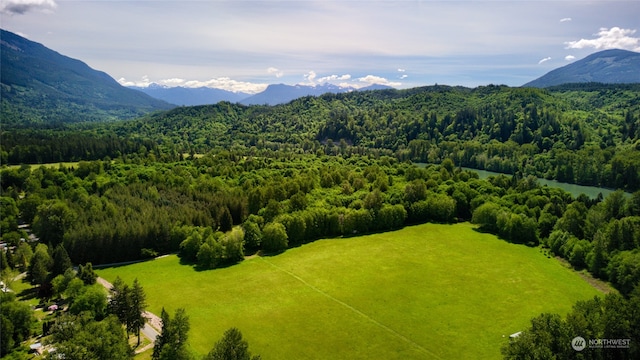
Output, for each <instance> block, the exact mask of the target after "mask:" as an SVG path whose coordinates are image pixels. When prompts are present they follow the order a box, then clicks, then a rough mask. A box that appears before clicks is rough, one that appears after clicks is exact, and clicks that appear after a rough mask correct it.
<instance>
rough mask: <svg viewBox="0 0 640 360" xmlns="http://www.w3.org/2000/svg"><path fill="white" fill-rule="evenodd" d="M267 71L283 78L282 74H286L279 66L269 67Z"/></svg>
mask: <svg viewBox="0 0 640 360" xmlns="http://www.w3.org/2000/svg"><path fill="white" fill-rule="evenodd" d="M267 72H268V73H269V74H273V75H275V76H276V77H277V78H281V77H282V76H284V72H282V71H280V70H278V69H277V68H274V67H270V68H268V69H267Z"/></svg>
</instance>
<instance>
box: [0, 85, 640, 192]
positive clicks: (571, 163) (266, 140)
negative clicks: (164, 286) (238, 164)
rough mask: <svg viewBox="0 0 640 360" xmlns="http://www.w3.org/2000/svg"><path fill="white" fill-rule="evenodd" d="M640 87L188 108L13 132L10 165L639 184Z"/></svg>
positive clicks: (449, 92) (5, 149)
mask: <svg viewBox="0 0 640 360" xmlns="http://www.w3.org/2000/svg"><path fill="white" fill-rule="evenodd" d="M638 86H640V85H602V84H587V85H585V86H584V87H579V86H564V87H558V88H553V89H551V90H541V89H532V88H509V87H506V86H486V87H479V88H475V89H468V88H460V87H456V88H454V87H447V86H430V87H424V88H414V89H407V90H394V89H388V90H378V91H368V92H351V93H343V94H325V95H322V96H319V97H304V98H301V99H297V100H294V101H292V102H290V103H288V104H285V105H278V106H243V105H240V104H231V103H219V104H216V105H205V106H194V107H180V108H175V109H172V110H170V111H166V112H160V113H155V114H150V115H148V116H145V117H143V118H140V119H137V120H133V121H128V122H118V123H113V124H108V125H104V126H99V127H96V128H95V129H86V128H85V129H84V130H73V129H71V128H67V129H60V130H47V131H44V130H43V131H35V130H15V131H11V132H6V136H5V134H3V144H2V155H3V159H4V161H5V162H8V163H14V164H19V163H38V162H56V161H78V160H90V159H102V158H104V157H105V156H110V157H112V158H113V157H118V156H120V154H129V153H131V152H137V151H136V150H133V149H137V148H140V147H141V146H143V147H144V150H143V151H144V152H146V151H148V150H150V149H154V152H155V153H156V154H158V155H162V156H171V157H173V156H176V154H184V153H206V152H208V151H211V150H213V149H218V148H224V149H229V148H232V147H239V148H252V147H255V148H257V149H291V148H295V149H298V151H305V152H314V153H317V152H322V153H325V154H336V155H337V154H341V155H343V156H344V155H349V154H354V153H357V154H371V155H375V156H380V155H388V156H393V157H395V158H397V159H399V160H401V161H405V160H410V161H413V162H422V163H439V162H441V161H443V160H444V159H447V158H450V159H452V160H453V161H454V162H455V164H456V165H459V166H466V167H471V168H476V169H485V170H491V171H496V172H501V173H510V174H521V175H522V174H523V175H535V176H537V177H541V178H546V179H556V180H558V181H562V182H568V183H577V184H581V185H596V186H605V187H609V188H624V189H626V190H630V191H633V190H637V189H638V188H639V187H640V152H638V151H637V149H638V148H639V145H638V140H640V100H639V99H640V95H639V94H640V92H639V91H638Z"/></svg>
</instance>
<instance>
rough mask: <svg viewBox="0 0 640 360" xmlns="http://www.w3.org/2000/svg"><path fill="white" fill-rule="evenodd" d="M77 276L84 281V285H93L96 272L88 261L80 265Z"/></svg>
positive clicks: (96, 275)
mask: <svg viewBox="0 0 640 360" xmlns="http://www.w3.org/2000/svg"><path fill="white" fill-rule="evenodd" d="M78 277H79V278H80V280H82V281H83V282H84V284H85V285H93V284H95V283H96V279H97V278H98V274H96V273H95V271H93V265H91V263H90V262H88V263H86V264H85V265H84V266H82V265H80V269H79V270H78Z"/></svg>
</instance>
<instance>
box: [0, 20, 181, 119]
mask: <svg viewBox="0 0 640 360" xmlns="http://www.w3.org/2000/svg"><path fill="white" fill-rule="evenodd" d="M0 55H1V56H0V57H1V63H0V65H1V66H0V83H1V84H0V88H1V94H0V95H1V97H2V105H3V107H2V118H3V119H2V121H3V123H5V124H6V123H10V122H13V121H14V120H16V121H19V120H20V119H23V120H24V119H25V118H29V121H28V122H44V123H55V122H78V121H87V120H89V121H106V120H116V119H126V118H134V117H138V116H140V115H142V114H145V113H148V112H150V111H155V110H166V109H170V108H172V107H173V106H172V105H170V104H169V103H167V102H165V101H161V100H158V99H156V98H153V97H151V96H148V95H146V94H144V93H142V92H139V91H135V90H132V89H128V88H126V87H124V86H122V85H120V84H119V83H118V82H117V81H116V80H114V79H113V78H112V77H110V76H109V75H107V74H106V73H104V72H102V71H97V70H94V69H92V68H90V67H89V66H88V65H87V64H85V63H84V62H82V61H80V60H76V59H72V58H70V57H67V56H64V55H61V54H59V53H57V52H55V51H53V50H51V49H49V48H47V47H45V46H44V45H42V44H39V43H36V42H33V41H30V40H28V39H25V38H23V37H21V36H19V35H16V34H14V33H12V32H9V31H5V30H0Z"/></svg>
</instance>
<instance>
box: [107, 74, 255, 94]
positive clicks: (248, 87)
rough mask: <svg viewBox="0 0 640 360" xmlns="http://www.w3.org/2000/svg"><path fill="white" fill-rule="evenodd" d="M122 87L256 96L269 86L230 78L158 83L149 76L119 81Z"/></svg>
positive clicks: (175, 80) (161, 81)
mask: <svg viewBox="0 0 640 360" xmlns="http://www.w3.org/2000/svg"><path fill="white" fill-rule="evenodd" d="M118 82H119V83H120V85H123V86H139V87H147V86H149V85H151V84H152V83H156V84H159V85H164V86H166V87H176V86H182V87H186V88H199V87H209V88H213V89H221V90H226V91H232V92H244V93H249V94H256V93H259V92H261V91H263V90H264V89H266V88H267V85H268V84H260V83H251V82H246V81H238V80H233V79H231V78H228V77H219V78H215V79H210V80H204V81H201V80H185V79H180V78H171V79H162V80H157V81H151V80H149V77H148V76H146V75H145V76H143V77H142V79H141V80H139V81H129V80H127V79H125V78H120V79H118Z"/></svg>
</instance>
